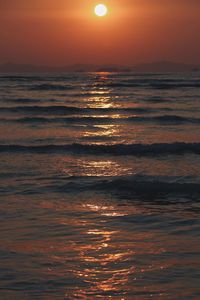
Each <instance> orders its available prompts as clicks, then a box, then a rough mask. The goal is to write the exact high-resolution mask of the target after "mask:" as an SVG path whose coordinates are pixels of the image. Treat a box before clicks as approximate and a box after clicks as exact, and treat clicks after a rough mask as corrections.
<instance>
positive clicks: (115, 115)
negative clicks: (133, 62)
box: [0, 73, 200, 300]
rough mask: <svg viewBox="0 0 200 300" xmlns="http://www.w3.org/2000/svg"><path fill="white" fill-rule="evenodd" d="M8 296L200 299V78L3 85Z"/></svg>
mask: <svg viewBox="0 0 200 300" xmlns="http://www.w3.org/2000/svg"><path fill="white" fill-rule="evenodd" d="M0 108H1V109H0V155H1V160H0V169H1V173H0V184H1V187H0V191H1V196H0V197H1V198H0V228H1V230H0V231H1V233H0V242H1V243H0V257H1V263H0V299H1V300H7V299H22V300H25V299H34V300H35V299H36V300H37V299H41V300H54V299H136V300H137V299H141V300H143V299H156V300H160V299H162V300H164V299H200V219H199V215H200V201H199V200H200V135H199V133H200V77H199V74H198V73H196V74H156V75H155V74H146V75H143V74H140V75H136V74H111V73H110V74H109V73H91V74H66V75H57V76H55V75H39V76H37V75H34V76H30V75H29V76H3V75H2V76H0Z"/></svg>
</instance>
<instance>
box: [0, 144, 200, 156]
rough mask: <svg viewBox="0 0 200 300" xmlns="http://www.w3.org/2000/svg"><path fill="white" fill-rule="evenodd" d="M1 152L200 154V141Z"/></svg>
mask: <svg viewBox="0 0 200 300" xmlns="http://www.w3.org/2000/svg"><path fill="white" fill-rule="evenodd" d="M0 152H33V153H60V152H61V153H65V152H70V153H74V154H81V153H83V154H86V155H106V154H108V155H117V156H122V155H123V156H124V155H135V156H155V155H164V154H174V155H180V154H185V153H194V154H200V143H181V142H177V143H171V144H167V143H157V144H113V145H102V144H100V145H96V144H78V143H74V144H64V145H56V144H48V145H35V146H30V145H15V144H8V145H6V144H3V145H0Z"/></svg>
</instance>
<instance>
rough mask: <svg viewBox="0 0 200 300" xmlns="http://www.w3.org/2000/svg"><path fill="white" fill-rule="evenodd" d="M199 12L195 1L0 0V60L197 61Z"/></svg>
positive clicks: (199, 5)
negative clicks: (100, 7)
mask: <svg viewBox="0 0 200 300" xmlns="http://www.w3.org/2000/svg"><path fill="white" fill-rule="evenodd" d="M98 3H104V4H106V5H107V6H108V8H109V14H108V15H107V16H106V17H104V18H98V17H96V16H95V15H94V13H93V9H94V6H95V5H96V4H98ZM199 15H200V0H105V1H104V0H100V1H98V0H96V1H94V0H73V1H69V0H56V1H55V0H0V37H1V38H0V63H4V62H8V61H10V62H15V63H33V64H42V65H68V64H74V63H83V64H84V63H93V64H121V65H134V64H137V63H143V62H150V61H160V60H171V61H175V62H184V63H193V64H200V55H199V53H200V34H199V28H200V17H199Z"/></svg>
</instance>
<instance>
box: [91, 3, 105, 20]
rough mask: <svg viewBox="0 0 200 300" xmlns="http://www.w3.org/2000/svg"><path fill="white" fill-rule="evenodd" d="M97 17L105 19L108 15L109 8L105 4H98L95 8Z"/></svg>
mask: <svg viewBox="0 0 200 300" xmlns="http://www.w3.org/2000/svg"><path fill="white" fill-rule="evenodd" d="M94 12H95V15H96V16H98V17H104V16H105V15H107V13H108V8H107V7H106V6H105V5H104V4H98V5H96V6H95V8H94Z"/></svg>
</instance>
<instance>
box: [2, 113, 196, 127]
mask: <svg viewBox="0 0 200 300" xmlns="http://www.w3.org/2000/svg"><path fill="white" fill-rule="evenodd" d="M1 122H5V123H7V122H12V123H13V122H14V123H15V122H17V123H27V124H31V123H35V124H36V123H38V124H41V123H44V124H48V123H49V124H59V123H61V124H76V123H77V124H80V123H82V124H125V123H159V124H174V125H179V124H184V123H187V124H188V123H190V124H200V119H197V118H186V117H181V116H176V115H161V116H155V117H138V116H134V117H124V116H122V117H119V116H117V118H116V117H115V116H113V117H112V115H111V116H110V115H108V116H103V117H101V116H73V117H23V118H16V119H1Z"/></svg>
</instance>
